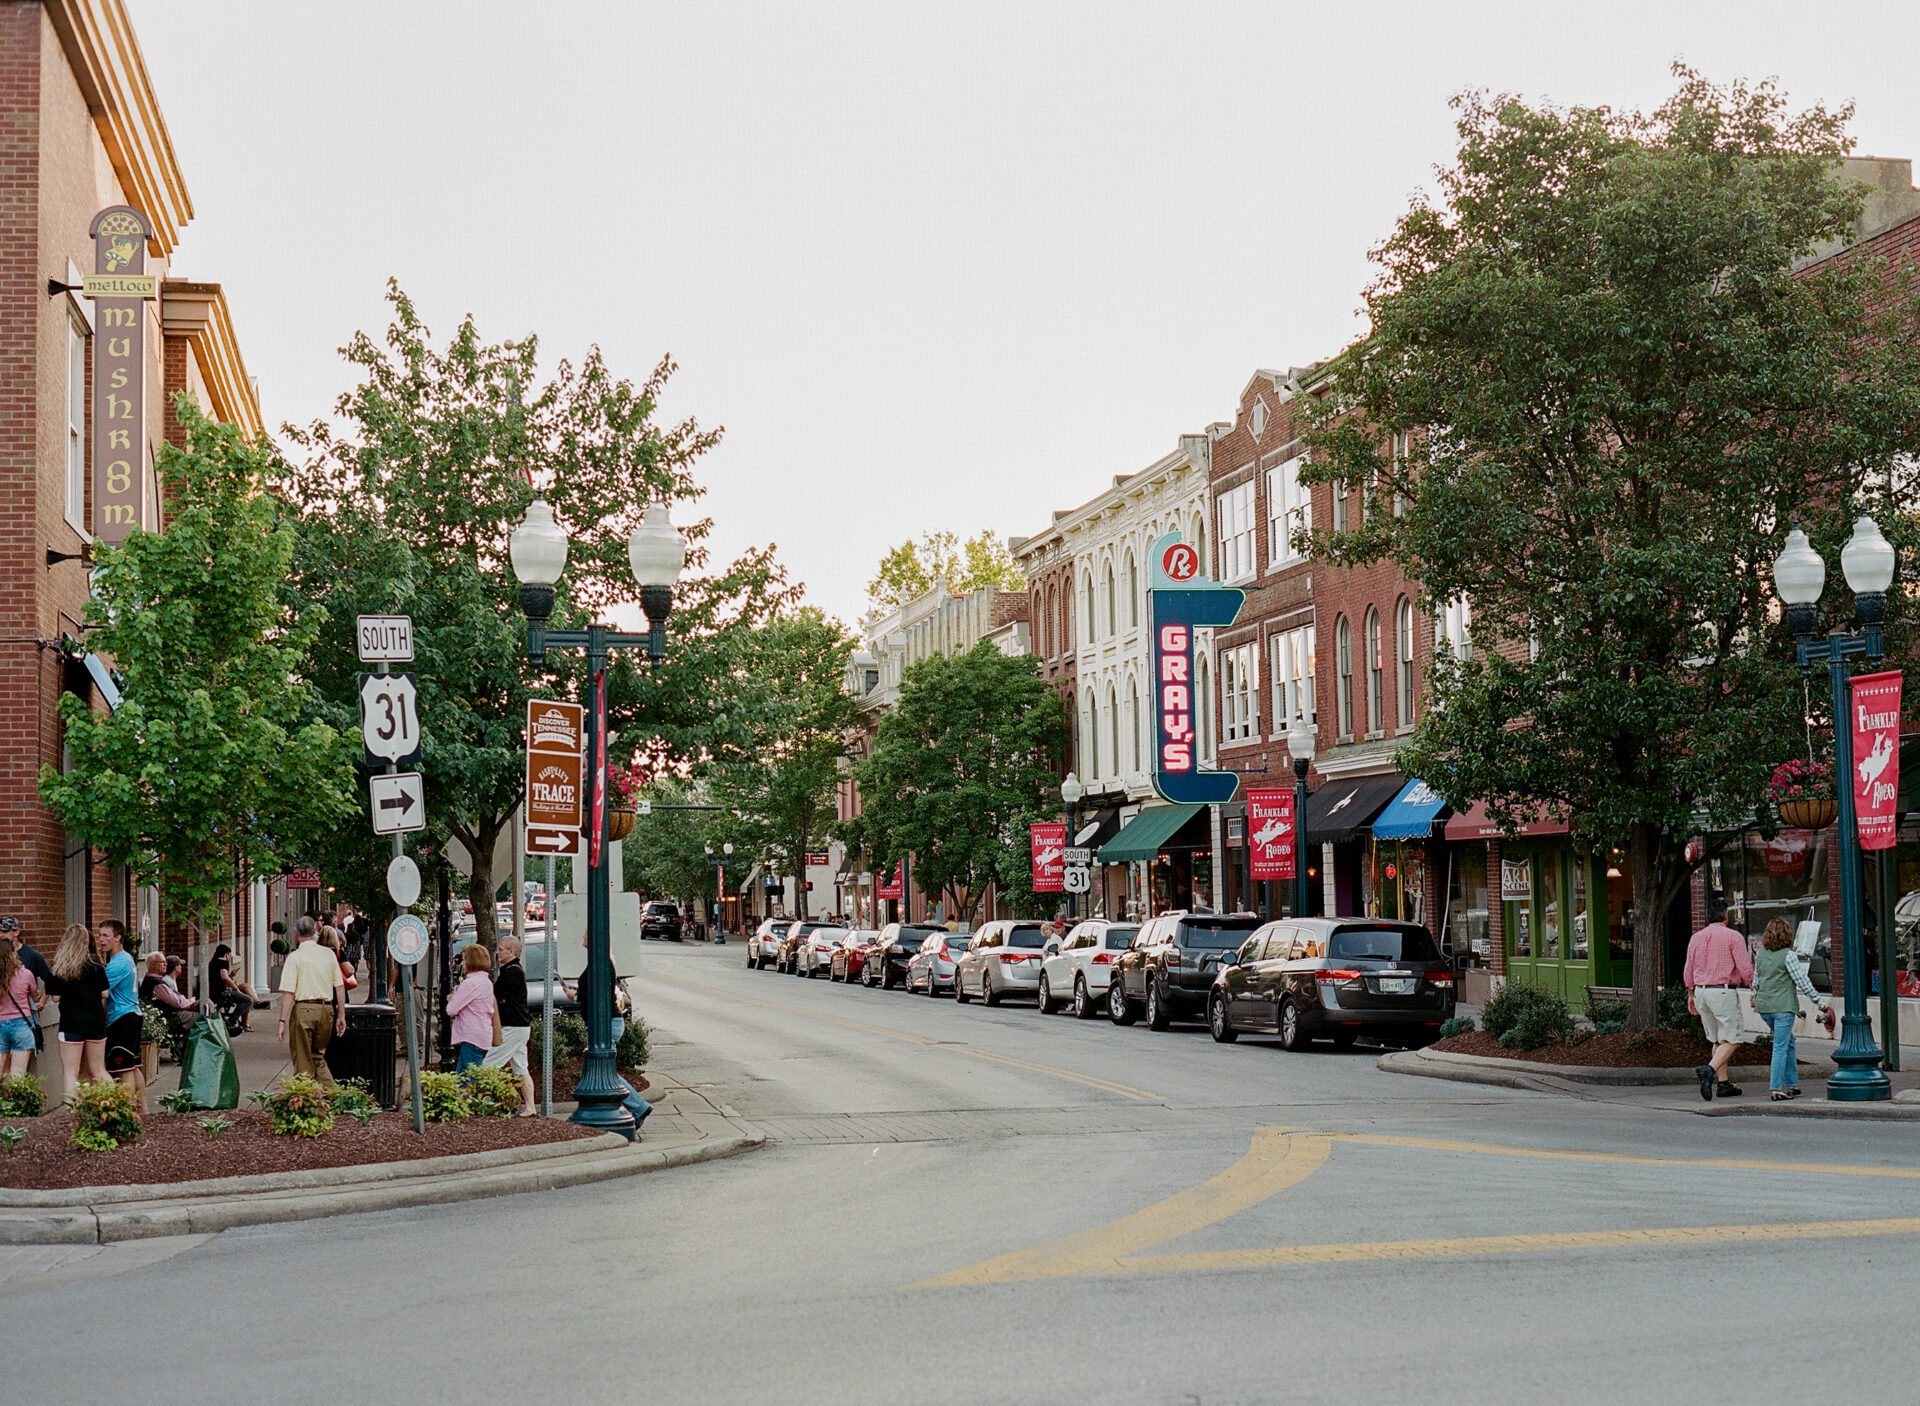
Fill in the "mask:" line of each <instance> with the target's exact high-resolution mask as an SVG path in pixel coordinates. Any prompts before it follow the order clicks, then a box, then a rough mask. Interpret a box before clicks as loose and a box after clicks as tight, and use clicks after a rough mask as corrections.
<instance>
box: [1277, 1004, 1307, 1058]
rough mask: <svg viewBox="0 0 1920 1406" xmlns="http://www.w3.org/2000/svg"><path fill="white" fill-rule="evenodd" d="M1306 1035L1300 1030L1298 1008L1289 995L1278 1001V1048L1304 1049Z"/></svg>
mask: <svg viewBox="0 0 1920 1406" xmlns="http://www.w3.org/2000/svg"><path fill="white" fill-rule="evenodd" d="M1306 1044H1307V1037H1306V1036H1305V1035H1304V1034H1303V1033H1301V1030H1300V1008H1299V1007H1298V1006H1296V1005H1294V1003H1293V1000H1292V998H1291V997H1289V998H1288V999H1287V1000H1284V1001H1282V1002H1281V1003H1280V1048H1281V1049H1283V1050H1301V1049H1305V1048H1306Z"/></svg>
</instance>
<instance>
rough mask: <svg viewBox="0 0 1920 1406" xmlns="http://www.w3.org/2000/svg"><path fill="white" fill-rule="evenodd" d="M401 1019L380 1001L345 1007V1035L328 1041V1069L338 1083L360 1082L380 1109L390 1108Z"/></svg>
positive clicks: (336, 1036)
mask: <svg viewBox="0 0 1920 1406" xmlns="http://www.w3.org/2000/svg"><path fill="white" fill-rule="evenodd" d="M399 1034H400V1020H399V1016H398V1014H397V1013H396V1012H395V1011H394V1009H393V1007H392V1006H390V1005H386V1004H383V1003H380V1002H369V1003H368V1004H366V1005H360V1006H348V1007H347V1033H346V1034H344V1035H335V1036H334V1037H333V1039H331V1040H329V1041H328V1042H327V1068H328V1069H329V1070H330V1071H332V1073H333V1077H334V1078H336V1079H340V1080H346V1079H360V1080H363V1081H364V1082H365V1083H366V1086H367V1092H368V1093H370V1094H372V1095H373V1097H374V1100H375V1102H377V1103H378V1104H379V1105H380V1106H381V1107H382V1108H392V1107H393V1095H394V1072H393V1061H394V1051H395V1048H396V1042H397V1040H398V1039H399Z"/></svg>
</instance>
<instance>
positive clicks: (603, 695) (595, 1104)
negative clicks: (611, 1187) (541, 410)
mask: <svg viewBox="0 0 1920 1406" xmlns="http://www.w3.org/2000/svg"><path fill="white" fill-rule="evenodd" d="M508 551H509V555H510V556H511V557H512V558H513V572H514V575H515V576H517V577H519V578H520V606H521V609H523V610H524V611H525V612H526V615H527V657H528V658H530V659H532V660H533V661H534V662H536V663H538V662H540V661H541V660H543V659H545V658H546V654H547V651H548V650H549V649H584V650H586V652H587V683H586V691H587V697H586V704H587V729H586V738H585V742H586V756H585V758H584V761H585V774H586V776H587V777H588V778H589V783H590V784H589V787H588V810H587V827H586V828H587V832H588V836H589V840H588V845H587V969H586V971H585V972H584V973H583V974H582V976H581V980H580V1004H581V1007H582V1014H583V1015H584V1016H585V1017H586V1022H587V1056H586V1063H585V1067H584V1068H583V1069H582V1070H581V1074H580V1082H579V1083H578V1084H577V1085H576V1086H575V1088H574V1098H575V1099H576V1100H577V1101H578V1104H579V1106H578V1107H577V1108H576V1109H575V1110H574V1114H573V1121H574V1122H576V1123H583V1124H585V1125H586V1126H588V1127H590V1128H598V1129H600V1130H601V1131H603V1132H613V1133H619V1134H621V1135H622V1136H624V1137H627V1138H629V1139H631V1138H632V1137H633V1136H634V1134H635V1131H636V1128H635V1124H634V1121H633V1115H632V1113H630V1112H629V1111H628V1110H627V1108H626V1106H625V1100H626V1099H627V1097H628V1094H629V1090H628V1088H627V1086H626V1085H625V1084H624V1083H623V1082H622V1081H621V1079H620V1072H619V1069H618V1067H617V1066H616V1064H615V1062H614V1054H613V948H612V940H611V930H610V928H611V925H610V923H609V921H608V915H609V912H610V911H611V909H612V904H613V899H612V891H611V886H610V884H609V882H608V878H607V866H606V849H605V844H604V842H603V837H604V836H605V834H606V829H607V809H608V806H607V801H608V796H607V759H606V756H605V750H606V739H607V656H608V655H609V653H611V652H612V651H613V650H616V649H643V650H645V651H646V653H647V657H648V658H649V659H660V658H662V657H664V656H665V654H666V652H667V617H668V616H669V615H671V614H672V613H673V587H674V584H675V583H676V582H677V581H678V580H679V579H680V572H681V569H682V568H683V567H684V566H685V565H686V563H687V542H686V539H685V538H684V537H682V536H681V535H680V533H679V531H678V530H677V529H676V528H675V527H674V525H673V522H672V520H671V518H669V516H668V514H667V505H666V504H665V503H663V502H653V503H649V504H648V505H647V510H646V513H645V515H644V516H643V517H642V519H641V522H640V525H639V526H638V527H636V528H634V530H633V535H632V536H631V537H629V538H628V539H627V561H628V563H629V564H630V565H631V566H632V568H633V579H634V581H635V582H636V583H637V584H638V585H639V587H640V606H641V608H642V609H643V610H645V611H646V613H647V626H648V628H647V632H646V633H645V634H626V633H622V632H621V631H618V630H610V629H608V628H607V627H606V626H605V625H589V626H588V627H587V628H586V629H584V630H549V629H548V628H547V619H548V617H549V616H551V615H552V614H553V588H554V585H555V583H557V582H558V581H559V580H560V574H561V573H562V572H563V571H565V570H566V569H567V535H566V533H565V532H563V531H561V529H560V525H559V524H558V523H557V522H555V521H554V520H553V509H552V507H550V506H549V505H548V503H547V501H546V499H544V498H535V499H534V500H533V502H532V503H531V504H529V505H528V507H527V515H526V517H525V518H524V519H522V521H521V523H520V525H519V526H518V527H516V528H515V529H514V531H513V539H512V541H511V543H510V544H509V547H508ZM550 901H551V900H550Z"/></svg>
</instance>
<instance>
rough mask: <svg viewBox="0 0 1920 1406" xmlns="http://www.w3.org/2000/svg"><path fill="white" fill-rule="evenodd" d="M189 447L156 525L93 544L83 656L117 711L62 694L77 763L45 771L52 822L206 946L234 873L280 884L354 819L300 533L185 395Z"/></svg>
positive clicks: (228, 433)
mask: <svg viewBox="0 0 1920 1406" xmlns="http://www.w3.org/2000/svg"><path fill="white" fill-rule="evenodd" d="M177 409H178V414H179V416H180V422H181V424H182V425H183V426H184V427H185V429H186V442H185V445H184V446H183V447H176V446H173V445H168V446H166V447H165V448H163V449H162V450H161V451H160V455H159V458H158V460H157V462H156V465H155V467H156V469H157V471H158V474H159V479H160V483H161V486H162V488H163V490H164V492H165V515H166V526H165V527H164V528H163V529H162V530H161V531H158V532H135V533H133V534H132V535H130V536H129V537H128V538H127V539H126V541H125V542H124V543H123V544H122V545H121V546H120V547H118V548H111V547H101V548H99V549H98V555H97V556H96V557H95V561H94V577H93V597H92V599H91V600H90V601H89V602H88V605H87V623H88V648H89V649H91V650H92V651H93V652H94V653H96V654H100V655H103V656H105V657H107V658H108V659H110V660H112V662H113V665H114V667H115V668H116V669H117V670H118V672H119V674H120V676H121V679H122V682H123V693H124V701H123V702H122V703H121V705H120V707H119V709H118V710H117V711H114V712H108V713H95V712H92V711H91V710H90V709H89V708H88V706H87V703H86V700H85V699H82V698H79V697H77V696H74V695H68V696H67V697H64V698H62V699H61V700H60V716H61V721H62V722H63V723H64V724H65V727H66V741H67V748H68V752H69V755H70V757H71V766H70V767H69V769H68V770H67V771H65V772H62V771H60V770H59V769H57V768H54V767H48V768H46V769H45V770H44V771H43V772H42V773H41V777H40V790H41V794H42V795H43V796H44V797H45V798H46V802H47V805H48V806H49V807H50V808H51V809H52V811H53V813H54V814H55V815H56V816H58V817H59V819H60V823H61V824H63V825H64V826H66V827H67V829H69V830H71V831H72V832H73V833H74V834H76V835H78V836H80V837H81V838H82V839H84V840H85V841H86V842H87V843H88V844H89V845H92V846H94V847H95V848H97V849H100V850H102V851H104V852H105V854H106V855H107V857H108V858H109V859H111V860H112V861H114V862H115V863H119V864H125V865H128V866H129V867H131V868H132V869H134V870H135V871H136V872H138V873H139V874H140V875H141V876H142V877H144V878H145V879H146V880H148V881H149V882H151V883H153V884H154V885H156V886H157V887H158V888H159V890H160V894H161V897H162V900H163V902H165V903H166V905H167V907H168V908H169V910H171V911H172V912H173V913H174V914H175V915H176V916H178V917H180V918H183V919H185V920H186V922H187V923H188V924H190V925H191V926H192V927H193V928H194V929H195V930H197V931H198V932H199V933H200V934H201V935H203V936H210V935H211V934H212V933H213V932H214V931H215V930H216V929H217V927H218V922H219V905H220V899H221V897H222V896H223V895H224V894H227V893H229V892H231V891H232V889H233V886H234V883H235V881H236V878H237V877H238V875H239V873H240V872H241V870H242V869H243V868H244V869H248V870H251V871H252V872H253V873H256V874H261V873H272V872H275V871H276V870H277V869H278V868H279V867H280V865H281V863H282V861H283V860H284V859H286V858H287V856H288V855H289V854H290V853H292V852H294V851H296V850H297V849H298V848H299V846H300V845H301V843H302V842H303V841H305V840H306V838H307V837H308V836H310V835H312V834H314V833H316V832H319V831H323V830H325V829H327V828H329V827H330V826H332V825H334V824H337V823H338V821H339V820H340V818H341V817H342V816H343V815H344V814H345V813H346V812H348V811H349V810H350V809H351V808H352V794H351V790H350V786H351V780H352V774H353V773H352V763H351V759H350V754H349V752H348V750H347V745H346V741H345V739H344V738H342V737H341V736H340V734H338V733H337V732H335V731H334V730H333V729H332V728H330V727H328V726H327V725H326V724H325V723H324V722H322V721H320V720H318V719H317V718H315V717H313V716H312V712H313V710H312V706H311V700H310V697H309V690H308V686H307V685H306V684H305V683H303V682H302V681H301V676H302V674H303V672H304V670H305V668H306V664H307V650H308V646H309V644H310V642H311V639H312V636H313V632H314V630H315V629H316V628H317V626H318V625H319V624H320V621H321V615H320V613H319V612H313V613H310V614H308V615H307V616H305V617H298V616H295V615H293V614H291V613H290V612H289V611H288V610H287V609H286V608H285V603H284V601H283V599H282V596H281V583H282V581H283V580H284V578H285V576H286V573H287V569H288V565H289V563H290V562H291V560H292V557H293V554H294V533H293V530H292V528H291V527H290V526H288V525H287V524H286V523H285V522H283V521H281V520H280V515H279V512H278V510H277V508H276V506H275V504H274V501H273V499H272V498H271V497H270V496H268V494H267V493H266V492H265V482H266V475H267V471H268V468H269V467H270V463H271V459H270V455H269V452H268V451H267V449H266V448H265V447H264V446H263V445H259V444H253V443H249V442H248V441H247V440H245V439H244V438H243V437H242V436H241V435H240V433H239V432H238V431H237V430H235V429H234V428H232V427H231V426H229V425H223V424H219V423H217V422H215V421H213V420H210V419H208V418H207V417H206V416H205V415H203V414H202V413H201V412H200V411H199V410H198V409H197V408H196V407H195V405H194V404H193V402H192V401H191V400H190V399H188V398H186V397H184V396H183V397H181V398H180V400H179V401H178V403H177Z"/></svg>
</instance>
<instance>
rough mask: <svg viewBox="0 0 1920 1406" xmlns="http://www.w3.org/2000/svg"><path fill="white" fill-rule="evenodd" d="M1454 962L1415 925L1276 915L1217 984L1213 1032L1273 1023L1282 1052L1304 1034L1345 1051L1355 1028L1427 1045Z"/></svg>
mask: <svg viewBox="0 0 1920 1406" xmlns="http://www.w3.org/2000/svg"><path fill="white" fill-rule="evenodd" d="M1454 1002H1455V995H1454V981H1453V964H1452V963H1451V962H1449V961H1448V960H1447V957H1446V955H1445V954H1444V953H1443V952H1441V950H1440V949H1439V947H1438V946H1436V945H1435V943H1434V940H1433V935H1432V934H1431V933H1429V932H1428V931H1427V930H1426V929H1425V928H1423V927H1421V926H1420V925H1419V924H1417V923H1395V922H1390V921H1388V920H1387V919H1384V918H1282V919H1281V920H1279V921H1278V922H1273V923H1269V924H1267V925H1266V926H1265V927H1263V928H1261V929H1260V931H1259V932H1257V933H1255V934H1254V935H1253V936H1252V937H1250V938H1248V939H1247V941H1246V943H1245V944H1244V945H1243V946H1242V947H1241V949H1240V951H1239V952H1238V953H1237V954H1235V956H1234V957H1232V958H1230V959H1229V965H1228V966H1226V967H1225V968H1224V969H1223V970H1222V971H1221V972H1220V973H1219V977H1218V979H1217V980H1216V981H1215V982H1214V988H1213V998H1212V1001H1211V1002H1210V1004H1209V1005H1208V1008H1207V1023H1208V1025H1209V1026H1210V1027H1211V1028H1212V1030H1213V1038H1214V1039H1216V1040H1218V1041H1220V1042H1221V1043H1222V1044H1229V1043H1231V1042H1232V1041H1233V1040H1234V1039H1235V1038H1237V1037H1238V1036H1239V1034H1240V1032H1241V1031H1243V1030H1244V1031H1249V1032H1255V1031H1259V1032H1265V1031H1272V1032H1273V1033H1274V1034H1276V1035H1278V1036H1279V1037H1280V1043H1281V1045H1282V1046H1283V1047H1284V1048H1286V1049H1289V1050H1297V1049H1301V1048H1303V1047H1304V1046H1305V1045H1306V1044H1307V1042H1308V1041H1309V1040H1313V1039H1316V1038H1317V1039H1325V1040H1331V1041H1333V1043H1334V1045H1335V1047H1336V1048H1339V1049H1346V1048H1347V1047H1348V1046H1350V1045H1351V1044H1352V1043H1353V1042H1354V1041H1355V1040H1356V1039H1357V1038H1359V1037H1360V1036H1362V1035H1366V1036H1370V1037H1372V1038H1373V1039H1376V1040H1382V1041H1386V1042H1388V1043H1391V1044H1396V1045H1425V1044H1430V1043H1432V1041H1433V1039H1434V1037H1435V1036H1437V1035H1438V1034H1439V1033H1440V1023H1441V1022H1442V1021H1444V1020H1448V1019H1451V1018H1452V1016H1453V1012H1454Z"/></svg>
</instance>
